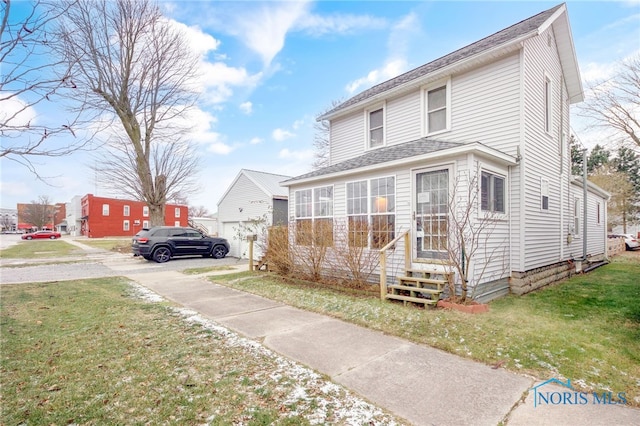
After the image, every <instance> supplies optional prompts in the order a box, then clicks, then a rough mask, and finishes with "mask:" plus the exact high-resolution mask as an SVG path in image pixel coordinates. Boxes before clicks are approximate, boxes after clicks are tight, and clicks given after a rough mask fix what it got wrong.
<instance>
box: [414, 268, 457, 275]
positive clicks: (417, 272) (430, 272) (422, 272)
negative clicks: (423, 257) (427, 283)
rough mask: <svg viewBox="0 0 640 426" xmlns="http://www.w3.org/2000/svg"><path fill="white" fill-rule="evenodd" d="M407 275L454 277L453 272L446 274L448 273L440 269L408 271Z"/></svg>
mask: <svg viewBox="0 0 640 426" xmlns="http://www.w3.org/2000/svg"><path fill="white" fill-rule="evenodd" d="M406 271H407V275H409V276H413V274H423V275H424V274H429V275H442V276H447V275H452V274H453V273H452V272H446V271H442V270H438V269H413V268H411V269H407V270H406Z"/></svg>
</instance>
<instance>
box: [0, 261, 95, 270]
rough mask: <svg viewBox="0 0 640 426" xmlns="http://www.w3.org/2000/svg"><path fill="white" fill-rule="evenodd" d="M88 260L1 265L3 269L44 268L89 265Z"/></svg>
mask: <svg viewBox="0 0 640 426" xmlns="http://www.w3.org/2000/svg"><path fill="white" fill-rule="evenodd" d="M89 262H91V260H88V259H76V260H56V261H55V262H37V263H12V264H7V265H2V267H3V268H29V267H32V266H46V265H61V264H69V263H89Z"/></svg>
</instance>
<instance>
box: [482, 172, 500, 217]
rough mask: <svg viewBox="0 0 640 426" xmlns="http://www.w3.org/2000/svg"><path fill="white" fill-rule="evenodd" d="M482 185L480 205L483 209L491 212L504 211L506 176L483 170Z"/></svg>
mask: <svg viewBox="0 0 640 426" xmlns="http://www.w3.org/2000/svg"><path fill="white" fill-rule="evenodd" d="M480 186H481V188H480V205H481V208H482V210H483V211H487V212H491V213H504V212H505V208H504V206H505V202H504V200H505V188H504V177H502V176H498V175H496V174H493V173H489V172H482V174H481V184H480Z"/></svg>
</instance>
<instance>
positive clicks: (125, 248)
mask: <svg viewBox="0 0 640 426" xmlns="http://www.w3.org/2000/svg"><path fill="white" fill-rule="evenodd" d="M82 244H85V245H88V246H91V247H95V248H99V249H103V250H108V251H115V252H118V253H131V238H120V239H108V238H107V239H90V240H82Z"/></svg>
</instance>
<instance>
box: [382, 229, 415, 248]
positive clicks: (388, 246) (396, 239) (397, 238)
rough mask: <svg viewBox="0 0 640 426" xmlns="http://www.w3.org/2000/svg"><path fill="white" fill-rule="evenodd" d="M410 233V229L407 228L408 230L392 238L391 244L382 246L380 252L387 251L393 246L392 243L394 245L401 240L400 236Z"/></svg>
mask: <svg viewBox="0 0 640 426" xmlns="http://www.w3.org/2000/svg"><path fill="white" fill-rule="evenodd" d="M408 233H409V230H408V229H407V230H406V231H404V232H402V233H400V234H399V235H398V236H397V237H395V238H394V239H393V240H391V242H390V243H389V244H387V245H386V246H384V247H382V248H381V249H380V250H379V251H380V254H382V252H384V251H387V250H389V249H390V248H391V246H392V245H394V244H395V243H397V242H398V241H400V238H402V237H404V236H405V235H406V234H408Z"/></svg>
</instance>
